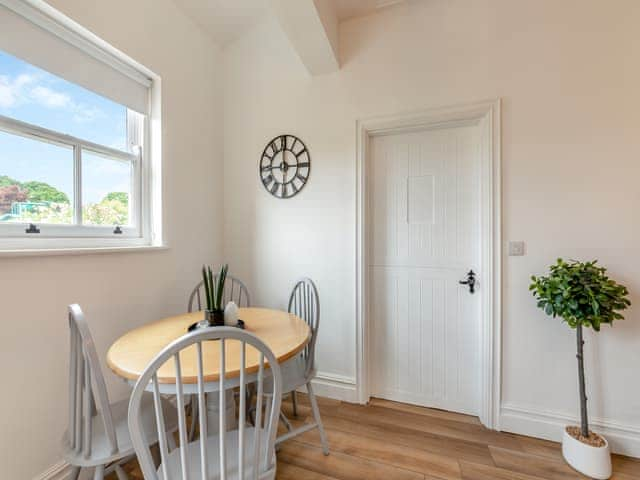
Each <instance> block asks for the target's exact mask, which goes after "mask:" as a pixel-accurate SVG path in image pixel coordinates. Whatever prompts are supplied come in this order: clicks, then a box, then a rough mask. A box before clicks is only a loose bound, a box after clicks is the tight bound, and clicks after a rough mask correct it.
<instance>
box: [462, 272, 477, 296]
mask: <svg viewBox="0 0 640 480" xmlns="http://www.w3.org/2000/svg"><path fill="white" fill-rule="evenodd" d="M458 283H459V284H460V285H469V293H475V291H476V274H475V272H474V271H473V270H469V273H467V279H466V280H460V281H459V282H458Z"/></svg>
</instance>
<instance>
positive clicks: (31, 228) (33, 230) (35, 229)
mask: <svg viewBox="0 0 640 480" xmlns="http://www.w3.org/2000/svg"><path fill="white" fill-rule="evenodd" d="M24 232H25V233H40V229H39V228H38V227H36V226H35V224H33V223H30V224H29V228H27V229H26V230H25V231H24Z"/></svg>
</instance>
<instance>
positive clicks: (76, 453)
mask: <svg viewBox="0 0 640 480" xmlns="http://www.w3.org/2000/svg"><path fill="white" fill-rule="evenodd" d="M69 332H70V349H69V350H70V365H69V427H68V430H67V431H66V432H65V434H64V437H63V448H64V457H65V459H66V461H67V462H69V464H71V465H72V474H71V477H70V479H71V480H76V479H77V478H78V476H79V475H80V471H81V470H82V469H84V468H94V479H95V480H102V479H103V478H104V476H105V475H107V474H109V473H111V472H112V471H115V473H116V475H117V476H118V480H125V479H126V478H127V475H126V474H125V472H124V470H123V469H122V468H121V467H120V463H121V462H122V461H123V460H125V459H127V458H128V457H132V456H133V454H134V450H133V445H132V443H131V437H130V436H129V428H128V426H127V405H128V400H127V399H125V400H123V401H120V402H116V403H114V404H110V403H109V397H108V395H107V388H106V384H105V381H104V377H103V376H102V370H101V368H100V362H99V361H98V354H97V353H96V349H95V345H94V343H93V338H92V336H91V332H90V331H89V326H88V325H87V322H86V320H85V317H84V314H83V313H82V310H81V309H80V306H79V305H75V304H74V305H70V306H69ZM147 397H148V398H145V400H144V403H143V408H142V409H141V418H142V426H143V428H144V430H145V435H146V438H147V439H148V441H149V442H151V443H155V442H156V441H157V438H158V436H157V434H156V428H155V419H154V416H153V410H152V409H151V406H152V405H151V403H150V400H151V397H150V396H147ZM163 403H166V402H165V401H164V400H163ZM166 404H167V405H168V403H166ZM164 426H165V427H166V428H167V429H169V431H175V430H176V429H177V417H176V416H175V415H172V414H171V413H170V412H169V413H168V415H167V417H166V418H165V422H164Z"/></svg>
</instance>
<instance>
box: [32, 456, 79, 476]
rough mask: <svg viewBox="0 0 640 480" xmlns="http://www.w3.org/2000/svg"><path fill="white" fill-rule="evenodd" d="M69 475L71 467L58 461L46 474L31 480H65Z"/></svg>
mask: <svg viewBox="0 0 640 480" xmlns="http://www.w3.org/2000/svg"><path fill="white" fill-rule="evenodd" d="M70 475H71V465H69V464H68V463H67V462H65V461H64V460H63V461H60V462H58V463H56V464H55V465H53V466H52V467H51V468H49V469H48V470H47V471H46V472H42V473H41V474H40V475H37V476H36V477H34V479H33V480H67V479H68V478H69V476H70Z"/></svg>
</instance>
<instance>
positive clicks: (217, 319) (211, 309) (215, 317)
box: [202, 264, 229, 326]
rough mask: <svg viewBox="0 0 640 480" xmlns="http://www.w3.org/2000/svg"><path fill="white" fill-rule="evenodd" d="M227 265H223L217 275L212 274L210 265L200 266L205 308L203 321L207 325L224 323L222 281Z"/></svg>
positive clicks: (224, 277)
mask: <svg viewBox="0 0 640 480" xmlns="http://www.w3.org/2000/svg"><path fill="white" fill-rule="evenodd" d="M228 271H229V265H226V264H225V265H223V266H222V268H221V269H220V273H218V275H217V277H216V276H215V275H214V274H213V271H212V270H211V267H210V266H203V267H202V282H203V286H204V295H205V299H206V304H207V308H206V310H205V321H207V323H208V324H209V326H221V325H224V307H223V305H222V294H223V293H224V283H225V281H226V279H227V272H228Z"/></svg>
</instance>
